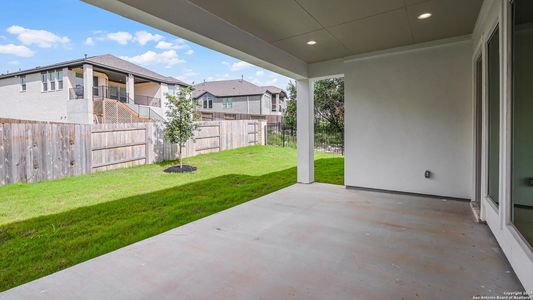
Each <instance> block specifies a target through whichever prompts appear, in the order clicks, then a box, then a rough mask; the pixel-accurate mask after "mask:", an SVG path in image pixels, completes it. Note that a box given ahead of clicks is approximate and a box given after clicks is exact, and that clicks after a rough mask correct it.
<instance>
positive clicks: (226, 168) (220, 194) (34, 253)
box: [0, 146, 344, 291]
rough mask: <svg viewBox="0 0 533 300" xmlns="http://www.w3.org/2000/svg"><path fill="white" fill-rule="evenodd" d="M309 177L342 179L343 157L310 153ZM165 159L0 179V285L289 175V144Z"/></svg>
mask: <svg viewBox="0 0 533 300" xmlns="http://www.w3.org/2000/svg"><path fill="white" fill-rule="evenodd" d="M315 159H316V161H315V173H316V176H315V177H316V180H317V181H319V182H325V183H333V184H343V176H344V175H343V173H344V171H343V167H344V162H343V158H342V157H339V156H334V155H330V154H324V153H317V154H316V155H315ZM185 162H186V163H187V164H192V165H194V166H197V167H198V171H197V172H195V173H191V174H167V173H163V172H162V170H163V169H164V168H165V167H168V166H170V165H172V164H173V163H161V164H153V165H146V166H140V167H135V168H129V169H121V170H114V171H109V172H102V173H96V174H91V175H86V176H80V177H69V178H64V179H59V180H55V181H48V182H41V183H34V184H15V185H9V186H3V187H0V291H3V290H6V289H9V288H11V287H14V286H17V285H20V284H23V283H25V282H28V281H31V280H33V279H36V278H39V277H42V276H45V275H48V274H51V273H53V272H56V271H59V270H61V269H64V268H67V267H69V266H72V265H74V264H77V263H80V262H83V261H85V260H88V259H91V258H93V257H96V256H99V255H102V254H105V253H107V252H110V251H113V250H115V249H118V248H121V247H124V246H126V245H128V244H131V243H134V242H136V241H139V240H142V239H145V238H147V237H150V236H153V235H156V234H158V233H161V232H164V231H166V230H169V229H171V228H174V227H177V226H180V225H183V224H186V223H189V222H192V221H194V220H197V219H200V218H203V217H205V216H208V215H210V214H213V213H216V212H218V211H221V210H224V209H227V208H230V207H232V206H235V205H238V204H241V203H243V202H246V201H249V200H252V199H255V198H257V197H260V196H263V195H266V194H268V193H271V192H273V191H276V190H279V189H281V188H284V187H287V186H290V185H292V184H294V183H295V182H296V167H295V166H296V150H295V149H291V148H278V147H270V146H252V147H246V148H240V149H236V150H230V151H224V152H219V153H212V154H206V155H200V156H196V157H192V158H188V159H186V160H185Z"/></svg>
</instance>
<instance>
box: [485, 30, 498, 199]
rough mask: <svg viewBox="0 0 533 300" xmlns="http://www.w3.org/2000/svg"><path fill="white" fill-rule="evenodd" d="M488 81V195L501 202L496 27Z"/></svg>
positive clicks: (489, 48)
mask: <svg viewBox="0 0 533 300" xmlns="http://www.w3.org/2000/svg"><path fill="white" fill-rule="evenodd" d="M487 61H488V68H487V70H488V72H487V83H488V91H487V92H488V101H487V102H488V156H487V157H488V162H487V169H488V182H487V183H488V184H487V186H488V191H487V193H488V196H489V198H490V199H491V200H492V201H493V202H494V203H495V204H496V205H498V204H499V199H500V197H499V193H500V188H499V186H500V29H499V27H496V29H494V31H493V33H492V35H491V36H490V38H489V41H488V45H487Z"/></svg>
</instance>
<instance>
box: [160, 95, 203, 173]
mask: <svg viewBox="0 0 533 300" xmlns="http://www.w3.org/2000/svg"><path fill="white" fill-rule="evenodd" d="M191 92H192V89H191V88H186V89H182V90H181V91H180V92H179V96H178V97H176V96H171V95H167V99H168V103H167V112H166V117H167V120H166V121H165V130H164V132H165V139H166V140H168V141H169V142H171V143H174V144H178V151H179V152H178V156H179V157H178V158H179V162H180V169H181V170H183V160H182V149H183V147H185V144H186V143H187V141H189V140H190V139H192V138H193V136H194V133H195V131H196V130H198V126H199V125H198V122H197V121H198V114H197V110H196V108H197V103H196V101H194V100H193V99H192V95H191Z"/></svg>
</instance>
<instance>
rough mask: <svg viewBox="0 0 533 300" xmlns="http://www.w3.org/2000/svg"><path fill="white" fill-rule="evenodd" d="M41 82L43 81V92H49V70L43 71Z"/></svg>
mask: <svg viewBox="0 0 533 300" xmlns="http://www.w3.org/2000/svg"><path fill="white" fill-rule="evenodd" d="M41 82H42V90H43V92H47V91H48V73H47V72H42V73H41Z"/></svg>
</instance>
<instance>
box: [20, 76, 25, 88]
mask: <svg viewBox="0 0 533 300" xmlns="http://www.w3.org/2000/svg"><path fill="white" fill-rule="evenodd" d="M20 91H22V92H25V91H26V76H20Z"/></svg>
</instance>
